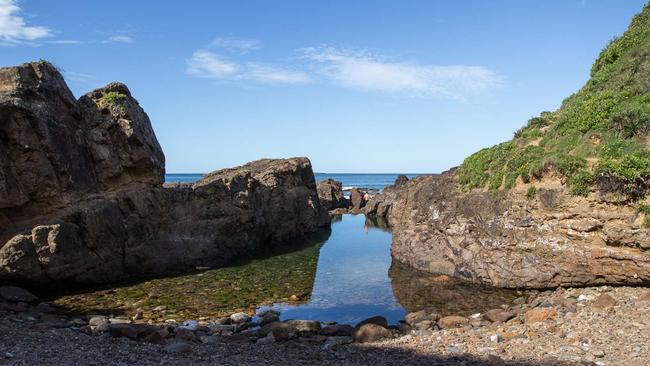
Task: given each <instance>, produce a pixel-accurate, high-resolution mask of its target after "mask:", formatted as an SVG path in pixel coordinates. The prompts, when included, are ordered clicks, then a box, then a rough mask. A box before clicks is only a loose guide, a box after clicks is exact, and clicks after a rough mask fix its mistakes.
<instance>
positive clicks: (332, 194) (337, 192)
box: [316, 179, 349, 210]
mask: <svg viewBox="0 0 650 366" xmlns="http://www.w3.org/2000/svg"><path fill="white" fill-rule="evenodd" d="M316 190H317V191H318V199H319V200H320V203H321V205H323V207H325V208H326V209H327V210H334V209H337V208H347V207H348V205H349V202H348V200H347V199H346V198H345V196H344V195H343V184H342V183H341V182H339V181H336V180H334V179H325V180H323V181H321V182H318V184H317V185H316Z"/></svg>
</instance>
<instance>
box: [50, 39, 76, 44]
mask: <svg viewBox="0 0 650 366" xmlns="http://www.w3.org/2000/svg"><path fill="white" fill-rule="evenodd" d="M47 43H51V44H81V43H83V42H81V41H77V40H75V39H57V40H54V41H49V42H47Z"/></svg>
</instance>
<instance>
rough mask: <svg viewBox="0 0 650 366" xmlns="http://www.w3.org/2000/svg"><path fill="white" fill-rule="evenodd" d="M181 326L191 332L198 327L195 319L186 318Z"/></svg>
mask: <svg viewBox="0 0 650 366" xmlns="http://www.w3.org/2000/svg"><path fill="white" fill-rule="evenodd" d="M182 328H185V329H189V330H191V331H192V332H195V331H196V330H197V329H198V328H199V322H197V321H196V320H188V321H186V322H184V323H183V325H182Z"/></svg>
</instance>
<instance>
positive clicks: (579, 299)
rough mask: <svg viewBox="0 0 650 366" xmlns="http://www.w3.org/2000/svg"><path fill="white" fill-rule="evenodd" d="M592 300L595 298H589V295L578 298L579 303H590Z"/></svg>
mask: <svg viewBox="0 0 650 366" xmlns="http://www.w3.org/2000/svg"><path fill="white" fill-rule="evenodd" d="M591 299H593V297H592V296H589V295H584V294H582V295H580V296H578V301H589V300H591Z"/></svg>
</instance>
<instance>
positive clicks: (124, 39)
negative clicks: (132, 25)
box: [105, 34, 134, 43]
mask: <svg viewBox="0 0 650 366" xmlns="http://www.w3.org/2000/svg"><path fill="white" fill-rule="evenodd" d="M133 41H134V40H133V37H130V36H127V35H124V34H117V35H114V36H110V37H108V39H107V40H106V41H105V43H133Z"/></svg>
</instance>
